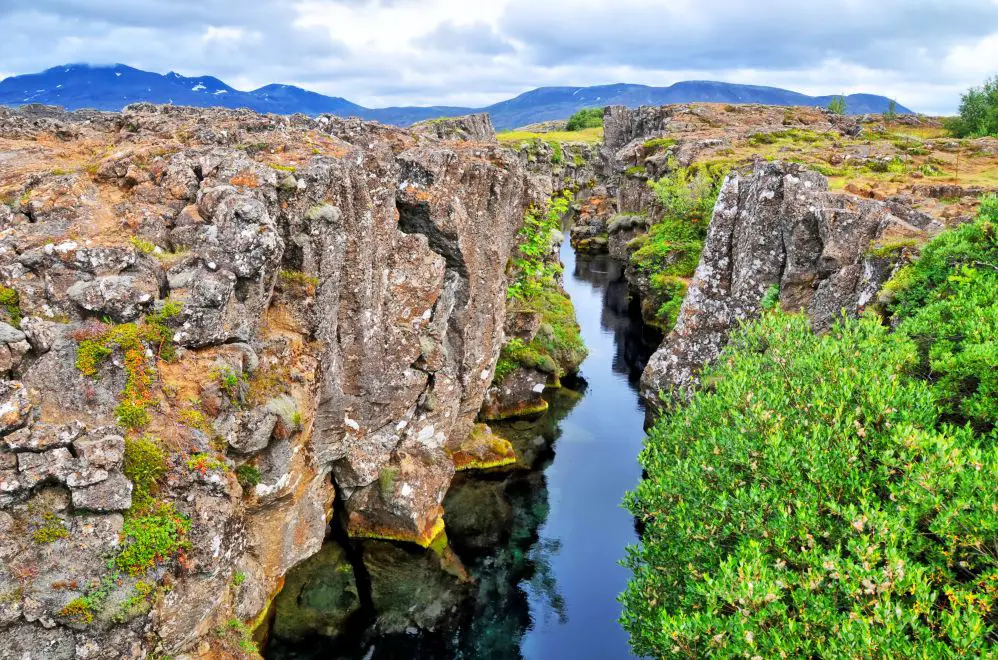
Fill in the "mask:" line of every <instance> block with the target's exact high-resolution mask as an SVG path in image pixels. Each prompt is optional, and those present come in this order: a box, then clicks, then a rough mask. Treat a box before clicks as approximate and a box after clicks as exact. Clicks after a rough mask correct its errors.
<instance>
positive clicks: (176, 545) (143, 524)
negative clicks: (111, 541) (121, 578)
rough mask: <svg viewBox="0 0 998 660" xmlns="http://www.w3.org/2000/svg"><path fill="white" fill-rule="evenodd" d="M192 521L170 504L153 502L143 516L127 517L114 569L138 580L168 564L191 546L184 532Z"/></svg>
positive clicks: (188, 529) (187, 530) (188, 528)
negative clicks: (156, 568)
mask: <svg viewBox="0 0 998 660" xmlns="http://www.w3.org/2000/svg"><path fill="white" fill-rule="evenodd" d="M190 528H191V522H190V519H189V518H187V516H183V515H181V514H179V513H177V511H176V509H174V508H173V505H172V504H167V503H163V502H159V503H156V504H155V505H154V506H153V507H151V508H150V509H149V510H148V511H146V512H145V513H143V514H142V515H129V516H127V517H126V518H125V525H124V527H123V528H122V531H121V538H122V545H121V551H120V552H119V553H118V555H117V556H116V557H115V558H114V560H113V565H114V567H115V568H116V569H117V570H119V571H121V572H122V573H124V574H126V575H131V576H132V577H140V576H143V575H145V574H146V572H147V571H148V570H149V569H151V568H154V567H155V566H156V565H157V564H161V563H163V562H166V561H169V560H171V559H173V558H175V557H177V556H178V555H180V554H181V553H182V552H183V551H185V550H186V549H187V548H189V547H190V542H189V541H188V540H187V533H188V532H189V531H190Z"/></svg>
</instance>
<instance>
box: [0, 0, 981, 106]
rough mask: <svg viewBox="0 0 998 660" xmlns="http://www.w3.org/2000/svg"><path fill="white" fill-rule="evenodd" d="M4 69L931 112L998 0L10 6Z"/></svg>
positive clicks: (0, 18) (389, 94)
mask: <svg viewBox="0 0 998 660" xmlns="http://www.w3.org/2000/svg"><path fill="white" fill-rule="evenodd" d="M0 33H2V34H4V35H5V39H4V40H2V41H0V62H3V68H4V69H5V70H8V71H13V72H17V73H28V72H33V71H37V70H40V69H43V68H46V67H49V66H55V65H58V64H63V63H67V62H79V61H87V62H94V63H111V62H122V63H125V64H129V65H132V66H136V67H139V68H145V69H149V70H153V71H160V72H165V71H169V70H176V71H179V72H181V73H184V74H187V75H201V74H210V75H216V76H218V77H220V78H222V79H223V80H225V81H226V82H228V83H229V84H231V85H233V86H235V87H237V88H242V89H249V88H255V87H258V86H260V85H264V84H267V83H272V82H281V83H288V84H298V85H301V86H303V87H306V88H309V89H314V90H316V91H320V92H323V93H326V94H332V95H336V96H343V97H346V98H348V99H350V100H352V101H354V102H357V103H361V104H363V105H367V106H373V107H377V106H384V105H400V104H415V105H430V104H436V105H468V106H481V105H487V104H489V103H492V102H495V101H498V100H502V99H504V98H508V97H510V96H513V95H515V94H518V93H520V92H523V91H526V90H528V89H531V88H533V87H537V86H542V85H588V84H604V83H612V82H635V83H644V84H651V85H665V84H670V83H673V82H677V81H679V80H684V79H715V80H727V81H731V82H746V83H754V84H764V85H773V86H779V87H787V88H790V89H794V90H796V91H801V92H805V93H810V94H830V93H841V92H846V93H849V92H860V91H862V92H870V93H878V94H885V95H888V96H892V97H896V98H897V99H898V100H899V101H900V102H901V103H903V104H904V105H907V106H909V107H912V108H914V109H917V110H922V111H927V112H952V111H953V110H955V108H956V105H957V103H958V102H959V94H960V92H961V91H963V90H965V89H966V88H967V87H969V86H971V85H977V84H980V83H981V82H982V81H983V80H984V78H985V77H987V76H988V75H992V74H995V73H998V0H877V2H869V1H867V0H824V1H823V2H820V3H817V2H800V0H758V1H757V2H753V3H746V2H743V1H742V0H492V1H489V2H468V0H267V1H266V2H263V1H260V2H247V1H246V0H132V1H131V2H129V3H120V2H117V1H115V0H0Z"/></svg>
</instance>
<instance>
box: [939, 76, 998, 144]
mask: <svg viewBox="0 0 998 660" xmlns="http://www.w3.org/2000/svg"><path fill="white" fill-rule="evenodd" d="M946 128H947V130H949V131H950V132H951V133H952V134H953V135H955V136H956V137H987V136H989V135H990V136H998V76H996V77H994V78H991V79H989V80H986V81H984V84H983V85H982V86H980V87H972V88H971V89H969V90H967V93H966V94H964V95H963V97H962V98H961V100H960V116H959V117H954V118H952V119H950V120H948V121H947V122H946Z"/></svg>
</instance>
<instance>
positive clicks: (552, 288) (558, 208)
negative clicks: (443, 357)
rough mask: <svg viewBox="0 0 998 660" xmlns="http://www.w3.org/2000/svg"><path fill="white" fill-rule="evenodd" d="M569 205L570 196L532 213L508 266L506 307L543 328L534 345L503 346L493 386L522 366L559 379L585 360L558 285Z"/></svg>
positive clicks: (568, 306)
mask: <svg viewBox="0 0 998 660" xmlns="http://www.w3.org/2000/svg"><path fill="white" fill-rule="evenodd" d="M570 202H571V194H570V193H567V192H565V193H560V194H556V195H555V196H554V197H552V198H551V200H550V201H549V202H548V204H547V206H546V207H545V208H544V209H535V208H532V209H530V210H529V211H528V212H527V215H526V216H525V218H524V223H523V228H522V229H521V230H520V233H519V237H518V238H519V247H518V249H517V256H516V257H515V258H514V259H512V261H511V262H510V267H511V269H512V272H513V277H512V281H511V282H510V284H509V286H508V287H507V295H508V297H509V301H508V303H507V305H508V307H509V309H510V310H511V311H518V312H534V313H537V314H538V315H539V316H540V321H541V327H540V330H539V331H538V333H537V336H536V337H534V339H533V340H532V341H530V342H525V341H522V340H519V339H511V340H510V341H508V342H507V343H506V344H505V345H504V346H503V348H502V353H501V355H500V357H499V362H498V364H497V365H496V371H495V375H494V382H497V383H498V382H502V380H503V378H505V377H506V376H507V375H509V374H510V373H512V372H513V371H514V370H515V369H516V368H517V367H518V366H524V367H529V368H533V369H538V370H540V371H544V372H546V373H550V374H552V375H554V376H555V377H561V376H564V375H565V374H566V373H567V372H568V371H571V370H574V369H575V368H576V367H577V366H578V365H579V364H580V363H581V362H582V360H583V359H584V358H585V356H586V348H585V344H584V343H583V341H582V336H581V334H580V333H579V325H578V323H577V322H576V321H575V309H574V307H573V306H572V301H571V299H569V297H568V296H567V295H566V294H565V292H564V291H562V290H561V287H560V286H559V283H558V276H559V275H560V273H561V263H560V262H559V261H558V260H557V257H556V255H554V254H553V253H552V246H553V245H554V244H555V239H556V238H557V237H558V235H559V234H560V233H561V219H562V216H564V215H565V213H566V212H567V211H568V205H569V203H570Z"/></svg>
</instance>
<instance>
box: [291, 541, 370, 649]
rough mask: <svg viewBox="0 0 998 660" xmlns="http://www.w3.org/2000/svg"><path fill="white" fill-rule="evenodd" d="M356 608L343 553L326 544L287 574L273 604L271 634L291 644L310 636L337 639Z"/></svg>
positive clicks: (357, 601)
mask: <svg viewBox="0 0 998 660" xmlns="http://www.w3.org/2000/svg"><path fill="white" fill-rule="evenodd" d="M360 607H361V602H360V594H359V593H358V592H357V582H356V580H355V579H354V569H353V566H352V565H351V564H350V561H349V559H348V558H347V554H346V551H345V550H344V549H343V547H342V546H340V545H339V544H337V543H335V542H330V543H326V544H325V545H324V546H323V547H322V550H320V551H319V552H318V553H316V554H315V555H313V556H311V557H309V558H308V559H306V560H305V561H303V562H302V563H301V564H299V565H298V566H296V567H295V568H294V569H293V570H292V571H290V572H289V573H288V577H287V580H286V581H285V583H284V588H283V589H282V590H281V593H280V595H279V596H278V597H277V599H276V600H275V601H274V610H275V616H274V622H273V626H272V628H271V633H272V634H273V635H275V636H277V637H280V638H282V639H285V640H292V641H295V640H301V639H304V638H305V637H308V636H310V635H322V636H324V637H337V636H339V635H342V634H344V633H345V632H347V631H346V624H347V623H348V621H349V620H350V618H351V617H352V616H353V615H354V614H356V613H357V612H359V611H360Z"/></svg>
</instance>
